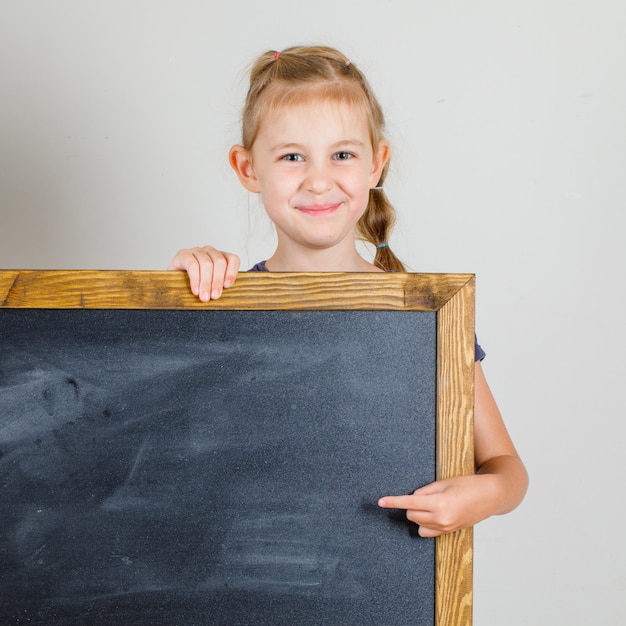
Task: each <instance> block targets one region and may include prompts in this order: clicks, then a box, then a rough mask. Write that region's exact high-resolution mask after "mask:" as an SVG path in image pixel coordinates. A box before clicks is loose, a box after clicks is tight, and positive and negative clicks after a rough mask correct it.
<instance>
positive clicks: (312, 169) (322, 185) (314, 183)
mask: <svg viewBox="0 0 626 626" xmlns="http://www.w3.org/2000/svg"><path fill="white" fill-rule="evenodd" d="M304 186H305V188H306V190H307V191H309V192H311V193H314V194H322V193H326V192H327V191H329V190H330V189H331V188H332V186H333V179H332V176H331V173H330V166H328V165H324V164H321V163H310V164H309V167H308V168H307V172H306V178H305V180H304Z"/></svg>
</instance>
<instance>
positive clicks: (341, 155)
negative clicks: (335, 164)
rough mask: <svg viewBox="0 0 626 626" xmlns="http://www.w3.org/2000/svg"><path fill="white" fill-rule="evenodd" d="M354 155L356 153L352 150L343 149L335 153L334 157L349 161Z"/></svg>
mask: <svg viewBox="0 0 626 626" xmlns="http://www.w3.org/2000/svg"><path fill="white" fill-rule="evenodd" d="M353 156H354V154H352V152H345V151H341V152H337V153H335V155H334V156H333V158H334V159H335V160H336V161H347V160H348V159H351V158H352V157H353Z"/></svg>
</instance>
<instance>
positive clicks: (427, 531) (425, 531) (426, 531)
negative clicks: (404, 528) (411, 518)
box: [417, 526, 443, 538]
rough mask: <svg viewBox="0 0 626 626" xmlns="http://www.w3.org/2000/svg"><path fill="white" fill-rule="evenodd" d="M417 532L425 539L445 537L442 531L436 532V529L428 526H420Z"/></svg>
mask: <svg viewBox="0 0 626 626" xmlns="http://www.w3.org/2000/svg"><path fill="white" fill-rule="evenodd" d="M417 532H418V534H419V536H420V537H425V538H432V537H439V536H440V535H443V532H442V531H441V530H436V529H434V528H427V527H426V526H420V527H419V528H418V530H417Z"/></svg>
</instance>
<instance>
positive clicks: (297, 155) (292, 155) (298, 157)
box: [281, 153, 303, 161]
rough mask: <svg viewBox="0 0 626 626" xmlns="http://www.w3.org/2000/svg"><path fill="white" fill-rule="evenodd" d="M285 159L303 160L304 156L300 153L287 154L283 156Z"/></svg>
mask: <svg viewBox="0 0 626 626" xmlns="http://www.w3.org/2000/svg"><path fill="white" fill-rule="evenodd" d="M281 159H282V160H283V161H302V160H303V158H302V156H301V155H300V154H295V153H292V154H285V155H283V156H282V157H281Z"/></svg>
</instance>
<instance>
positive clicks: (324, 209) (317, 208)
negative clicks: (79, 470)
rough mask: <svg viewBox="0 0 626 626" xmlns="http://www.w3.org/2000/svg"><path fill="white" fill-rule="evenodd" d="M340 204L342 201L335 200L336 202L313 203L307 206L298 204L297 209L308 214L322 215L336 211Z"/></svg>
mask: <svg viewBox="0 0 626 626" xmlns="http://www.w3.org/2000/svg"><path fill="white" fill-rule="evenodd" d="M340 206H341V202H335V203H334V204H311V205H307V206H297V207H296V209H297V210H298V211H300V212H301V213H306V214H307V215H314V216H317V217H322V216H324V215H330V214H331V213H334V212H335V211H336V210H337V209H338V208H339V207H340Z"/></svg>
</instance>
